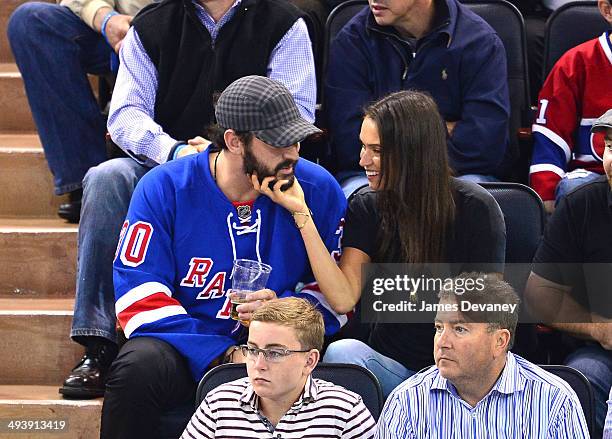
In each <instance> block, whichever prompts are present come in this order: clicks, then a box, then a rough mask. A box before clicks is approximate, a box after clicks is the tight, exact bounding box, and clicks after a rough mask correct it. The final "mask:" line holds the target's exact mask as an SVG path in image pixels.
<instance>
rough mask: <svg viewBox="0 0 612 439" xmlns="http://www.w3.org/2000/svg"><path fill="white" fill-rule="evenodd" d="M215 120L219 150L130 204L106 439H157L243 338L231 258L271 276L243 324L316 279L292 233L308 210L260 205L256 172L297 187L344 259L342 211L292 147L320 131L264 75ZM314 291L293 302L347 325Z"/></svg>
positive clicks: (118, 267) (117, 279) (228, 98)
mask: <svg viewBox="0 0 612 439" xmlns="http://www.w3.org/2000/svg"><path fill="white" fill-rule="evenodd" d="M215 116H216V120H217V122H218V124H219V129H218V133H217V134H216V136H215V137H216V138H215V148H214V149H212V150H211V148H213V147H212V146H211V148H209V149H208V150H207V151H205V152H203V153H202V154H198V155H192V156H190V157H186V158H184V159H182V160H177V161H176V162H172V163H168V164H166V165H164V166H160V167H159V168H157V169H155V170H153V171H151V172H150V173H149V174H148V175H146V176H145V177H144V178H143V179H142V180H141V182H140V183H139V184H138V186H137V188H136V190H135V192H134V196H133V198H132V201H131V203H130V208H129V211H128V215H127V218H126V220H125V223H124V227H123V233H122V237H121V238H120V242H119V246H118V251H117V258H116V259H115V264H114V283H115V296H116V299H117V301H116V304H115V308H116V310H117V318H118V319H119V322H120V324H121V327H122V328H123V330H124V332H125V335H126V337H128V341H127V343H126V344H125V345H124V346H123V347H122V348H121V351H120V352H119V355H118V356H117V359H116V360H115V361H114V362H113V365H112V367H111V370H110V372H109V377H108V382H107V385H106V393H105V394H104V406H103V408H102V428H101V431H102V437H103V438H109V439H120V438H134V437H146V438H152V437H156V436H155V433H156V432H157V431H158V428H159V420H160V417H161V415H162V414H164V413H165V412H167V411H170V410H172V409H174V408H176V407H177V406H181V405H184V404H189V403H191V402H192V401H193V399H192V397H193V393H194V392H195V388H196V385H197V383H198V382H199V380H200V379H201V378H202V376H203V375H204V372H205V371H206V370H207V369H208V368H210V367H211V364H214V363H215V359H216V358H219V359H220V358H223V356H224V354H225V353H226V351H227V350H228V348H231V347H232V346H233V345H235V344H236V342H237V341H238V340H239V337H240V331H238V330H237V327H240V325H239V324H237V322H236V321H233V320H231V319H230V311H231V301H230V298H229V297H228V295H227V293H228V288H229V284H230V283H231V281H230V277H231V273H232V267H233V265H232V264H233V261H234V260H236V259H243V258H244V259H251V260H257V261H259V262H263V263H266V264H269V265H271V266H272V272H271V274H270V277H269V279H268V282H267V284H266V287H267V289H263V290H260V291H256V292H254V293H250V294H249V295H248V296H247V300H249V303H247V304H243V305H240V306H238V308H237V311H238V312H239V317H240V319H241V320H250V315H249V314H248V312H250V311H253V310H254V309H256V308H257V307H258V306H259V305H260V304H261V301H263V300H267V299H271V298H275V297H276V293H277V292H278V295H279V296H290V295H295V294H296V293H295V288H296V285H297V284H298V283H302V284H311V283H312V282H313V281H314V279H313V277H312V273H311V270H310V266H309V264H308V258H307V256H306V252H305V250H304V246H303V245H302V243H301V241H300V239H299V231H298V229H297V228H296V226H297V227H299V224H301V222H302V221H310V220H311V218H310V215H311V214H310V212H308V211H306V212H302V214H301V215H297V214H294V215H293V216H292V215H291V214H290V213H289V212H287V211H285V209H283V208H282V207H280V206H278V205H276V204H275V203H273V202H272V201H270V200H269V199H267V198H266V197H258V193H257V192H256V191H255V189H254V188H253V186H252V183H251V180H250V179H249V175H251V174H252V173H253V172H254V170H257V171H258V174H259V175H261V177H262V178H263V177H264V176H268V175H272V176H274V178H276V179H284V178H287V179H289V180H291V181H295V182H297V181H300V182H301V183H302V184H303V185H304V187H306V188H307V189H306V192H307V198H308V200H309V201H310V202H311V205H312V210H313V212H314V213H313V214H312V216H313V218H314V219H312V221H317V224H318V226H319V227H320V228H321V230H322V232H323V233H322V234H323V236H324V240H325V245H326V246H327V248H328V251H327V252H328V255H329V254H330V253H332V252H338V251H339V238H338V235H339V233H340V232H339V231H338V227H339V224H340V220H341V218H342V216H343V215H344V211H345V204H346V201H345V199H344V197H343V194H342V191H341V190H340V187H339V186H338V183H337V182H336V181H335V180H334V178H333V177H332V176H331V175H330V174H329V173H328V172H327V171H325V170H324V169H323V168H321V167H320V166H318V165H315V164H314V163H311V162H308V161H306V160H300V159H299V155H298V152H299V149H300V146H299V142H301V141H302V140H303V139H305V138H306V137H307V136H308V135H310V134H313V133H316V132H319V129H317V128H316V127H315V126H314V125H312V124H310V123H308V122H307V121H306V120H305V119H303V118H302V117H301V116H300V113H299V111H298V109H297V106H296V105H295V103H294V102H293V99H292V96H291V93H290V92H289V90H288V89H287V88H286V87H285V86H284V85H282V84H280V83H278V82H275V81H273V80H271V79H269V78H266V77H262V76H254V75H253V76H247V77H243V78H240V79H238V80H236V81H234V82H233V83H232V84H230V85H229V86H228V87H227V88H226V89H225V90H224V91H223V93H222V94H221V96H220V97H219V101H218V102H217V105H216V107H215ZM315 287H316V284H313V285H311V286H310V287H304V288H302V289H301V290H300V292H299V295H300V296H301V297H304V298H309V300H312V301H313V302H315V303H317V304H320V309H321V311H322V312H323V313H324V315H325V324H326V329H327V330H328V335H331V334H333V333H334V332H336V331H337V330H338V329H339V327H340V326H341V324H342V323H343V322H345V321H346V317H344V316H339V315H337V314H335V313H332V312H330V311H328V310H327V308H328V306H327V305H326V304H325V303H324V302H323V301H322V300H321V301H319V300H318V298H319V297H320V294H319V293H318V291H317V290H316V289H315ZM243 313H244V315H243ZM187 420H188V419H185V423H184V424H183V425H182V426H181V431H182V429H183V428H184V426H185V425H186V424H187ZM179 433H180V432H179Z"/></svg>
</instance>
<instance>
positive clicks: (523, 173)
mask: <svg viewBox="0 0 612 439" xmlns="http://www.w3.org/2000/svg"><path fill="white" fill-rule="evenodd" d="M462 3H463V4H464V5H466V6H467V7H468V8H470V9H471V10H472V11H473V12H475V13H476V14H478V15H479V16H480V17H481V18H482V19H483V20H485V21H486V22H487V23H489V25H490V26H491V27H492V28H493V30H494V31H495V32H497V35H498V36H499V38H500V39H501V41H502V43H503V44H504V48H505V49H506V58H507V63H508V90H509V92H510V156H511V157H512V159H513V160H512V163H514V166H513V168H512V169H508V170H506V172H507V175H508V178H510V179H511V180H512V181H519V182H525V183H526V182H527V175H528V169H529V162H530V161H531V142H529V143H527V144H523V143H521V142H520V138H519V133H520V132H521V131H522V128H523V127H527V126H530V125H531V118H530V114H531V102H530V98H529V96H530V94H529V92H530V90H529V74H528V72H527V40H526V37H525V23H524V21H523V16H522V15H521V13H520V12H519V10H518V9H517V7H516V6H514V5H513V4H512V3H510V2H507V1H505V0H493V1H486V0H483V1H480V0H466V1H462Z"/></svg>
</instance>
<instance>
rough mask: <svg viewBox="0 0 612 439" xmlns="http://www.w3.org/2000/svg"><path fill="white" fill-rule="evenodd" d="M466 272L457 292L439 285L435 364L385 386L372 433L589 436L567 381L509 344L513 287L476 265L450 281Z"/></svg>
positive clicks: (514, 300) (514, 297) (403, 435)
mask: <svg viewBox="0 0 612 439" xmlns="http://www.w3.org/2000/svg"><path fill="white" fill-rule="evenodd" d="M466 279H473V280H474V281H476V282H475V283H474V284H473V285H476V286H475V287H474V288H473V289H471V290H469V291H466V292H465V293H464V294H462V295H456V294H455V293H454V292H453V291H450V290H449V291H442V292H441V293H440V305H443V306H444V309H440V308H438V312H437V315H436V321H435V327H436V330H435V336H434V359H435V366H432V367H430V368H428V369H427V370H425V371H423V372H422V373H418V374H416V375H413V376H412V377H410V378H409V379H408V380H406V381H404V382H403V383H402V384H400V385H399V386H398V387H397V388H396V389H395V390H394V391H393V393H391V395H390V396H389V399H388V400H387V402H386V404H385V407H384V408H383V412H382V414H381V417H380V419H379V421H378V428H377V432H376V438H380V439H383V438H444V439H446V438H457V439H462V438H568V439H570V438H572V439H576V438H588V437H589V433H588V430H587V424H586V420H585V417H584V414H583V411H582V408H581V406H580V401H579V400H578V397H577V396H576V393H575V392H574V391H573V390H572V389H571V388H570V386H569V385H568V384H567V383H566V382H565V381H563V380H562V379H560V378H558V377H556V376H555V375H552V374H550V373H548V372H546V371H544V370H543V369H541V368H539V367H538V366H536V365H534V364H532V363H530V362H529V361H527V360H525V359H523V358H521V357H519V356H517V355H514V354H513V353H512V352H509V349H510V348H511V347H512V343H513V341H514V334H515V330H516V324H517V321H518V306H516V305H518V303H519V299H518V297H517V295H516V293H515V292H514V290H513V289H512V287H511V286H510V285H508V284H507V283H506V282H504V281H501V280H498V279H495V278H492V277H490V276H488V277H487V276H486V275H478V274H475V273H470V274H464V275H462V276H459V277H458V278H455V279H454V284H455V285H459V283H457V281H461V282H462V283H461V284H462V285H465V284H466V283H465V280H466ZM495 305H497V307H496V310H491V309H492V308H493V306H495ZM512 305H515V306H512ZM468 307H469V308H468ZM480 307H484V309H485V310H486V309H487V308H491V309H489V310H486V311H476V309H482V308H480Z"/></svg>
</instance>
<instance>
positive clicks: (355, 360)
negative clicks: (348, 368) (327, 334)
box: [323, 338, 366, 367]
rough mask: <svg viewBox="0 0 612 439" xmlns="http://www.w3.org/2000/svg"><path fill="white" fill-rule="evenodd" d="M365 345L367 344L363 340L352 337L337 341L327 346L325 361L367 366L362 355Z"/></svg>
mask: <svg viewBox="0 0 612 439" xmlns="http://www.w3.org/2000/svg"><path fill="white" fill-rule="evenodd" d="M364 346H366V345H365V344H364V343H363V342H361V341H359V340H353V339H350V338H349V339H344V340H338V341H335V342H333V343H332V344H330V345H329V346H328V347H327V351H325V355H324V356H323V361H324V362H326V363H348V364H358V365H360V366H364V367H365V359H364V358H362V356H361V355H360V353H361V352H362V351H363V347H364Z"/></svg>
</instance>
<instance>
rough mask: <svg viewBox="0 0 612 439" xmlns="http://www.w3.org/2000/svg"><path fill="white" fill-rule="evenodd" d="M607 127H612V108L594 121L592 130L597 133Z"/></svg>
mask: <svg viewBox="0 0 612 439" xmlns="http://www.w3.org/2000/svg"><path fill="white" fill-rule="evenodd" d="M607 128H612V108H611V109H609V110H608V111H606V112H605V113H604V114H603V115H602V116H601V117H600V118H599V119H597V120H596V121H595V122H593V126H592V127H591V132H593V133H597V132H599V131H604V130H605V129H607Z"/></svg>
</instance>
